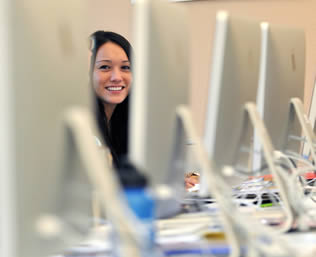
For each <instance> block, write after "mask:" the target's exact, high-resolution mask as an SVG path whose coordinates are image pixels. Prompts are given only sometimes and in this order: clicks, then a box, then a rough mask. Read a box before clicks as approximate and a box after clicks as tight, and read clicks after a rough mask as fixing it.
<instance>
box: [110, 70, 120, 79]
mask: <svg viewBox="0 0 316 257" xmlns="http://www.w3.org/2000/svg"><path fill="white" fill-rule="evenodd" d="M121 80H122V75H121V71H120V70H119V69H118V68H114V69H113V70H112V74H111V81H121Z"/></svg>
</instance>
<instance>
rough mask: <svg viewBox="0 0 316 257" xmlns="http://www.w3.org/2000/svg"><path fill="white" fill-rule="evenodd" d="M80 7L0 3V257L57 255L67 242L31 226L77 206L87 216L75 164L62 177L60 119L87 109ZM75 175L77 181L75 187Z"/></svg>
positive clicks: (63, 237)
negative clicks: (70, 110) (76, 108)
mask: <svg viewBox="0 0 316 257" xmlns="http://www.w3.org/2000/svg"><path fill="white" fill-rule="evenodd" d="M86 3H87V2H86V1H80V2H78V1H49V2H47V1H36V0H30V1H28V2H27V3H25V2H24V1H18V0H12V1H11V0H10V1H2V2H1V7H4V8H3V9H2V8H0V9H1V11H2V10H3V11H4V13H5V16H1V19H2V17H4V18H3V20H2V21H3V23H2V22H1V25H0V26H1V30H0V31H1V37H0V38H1V39H0V40H1V48H0V52H1V61H0V62H1V76H0V79H1V83H0V91H1V92H0V95H1V103H0V105H1V108H0V109H1V110H0V112H1V115H0V121H1V131H0V134H1V146H0V156H1V170H0V171H1V173H0V175H1V178H0V181H1V186H0V187H1V201H0V205H1V208H0V209H1V211H0V218H1V226H0V231H1V238H0V252H1V254H0V255H1V256H7V257H16V256H20V257H28V256H34V257H39V256H48V255H49V254H52V253H54V252H58V251H59V250H61V248H62V247H60V248H58V246H64V245H65V240H67V239H71V238H70V235H69V233H68V234H67V233H63V235H58V238H57V239H56V238H54V239H56V240H46V239H45V238H43V237H42V235H40V233H39V231H38V230H37V228H38V227H37V225H39V224H38V222H39V221H41V219H40V217H41V216H43V215H44V214H52V215H56V216H63V214H65V213H66V212H67V210H72V211H74V210H77V207H78V212H77V214H78V215H77V217H79V216H80V215H84V216H85V219H84V222H87V223H88V222H89V220H88V218H87V217H91V214H90V213H89V211H90V210H91V206H89V205H90V204H91V201H90V199H89V196H90V195H91V191H90V190H89V188H90V185H89V184H90V183H89V180H88V178H87V177H85V172H86V171H85V169H83V168H82V167H81V165H79V162H76V164H78V165H77V166H76V167H77V168H78V169H77V170H76V172H74V171H73V172H72V174H64V173H63V170H62V160H63V158H64V156H63V155H64V153H65V152H64V146H65V145H66V144H65V141H64V138H65V137H67V135H66V132H65V126H64V124H63V113H64V112H65V111H66V109H67V108H68V107H70V106H74V105H76V106H82V107H85V108H90V100H91V99H90V93H91V90H90V88H89V86H88V82H89V80H88V44H87V37H88V31H87V30H85V27H86V24H87V21H86V19H87V15H86V9H87V8H86V6H85V5H86ZM87 133H91V132H87ZM93 140H94V139H93V135H91V141H92V142H93ZM69 147H72V145H69ZM73 150H74V149H73ZM78 159H79V158H78ZM77 175H78V176H83V177H84V178H82V179H78V180H76V179H75V177H76V176H77ZM65 178H67V181H66V180H65ZM75 181H78V182H79V181H80V182H82V183H83V186H80V189H79V191H80V193H81V194H80V196H79V195H76V193H75V192H74V191H73V190H71V189H74V188H73V187H72V186H71V185H70V184H68V182H75ZM66 189H67V190H68V191H72V192H71V193H72V194H73V195H76V196H77V197H79V199H77V201H74V198H72V197H71V195H70V194H71V193H69V192H68V193H67V194H63V197H61V195H60V193H61V192H62V191H64V190H66ZM86 189H87V191H85V190H86ZM88 192H89V193H88ZM82 195H84V197H82ZM63 207H67V210H66V209H64V208H63ZM80 210H83V211H84V212H82V213H81V212H80ZM73 218H74V219H75V217H73ZM42 221H43V220H42ZM51 221H52V220H51ZM81 221H83V220H81ZM90 222H91V220H90ZM66 224H67V222H66ZM68 225H69V224H68ZM77 225H80V224H77ZM81 225H83V224H81ZM81 225H80V227H81ZM69 226H70V227H71V225H69ZM55 228H56V227H55ZM72 228H73V227H72ZM81 228H82V227H81ZM47 229H48V230H49V228H47ZM62 229H63V232H65V231H66V230H68V229H67V227H62ZM46 232H49V231H46ZM50 232H52V233H53V231H50ZM68 232H69V230H68ZM79 234H80V233H79ZM70 241H71V240H70Z"/></svg>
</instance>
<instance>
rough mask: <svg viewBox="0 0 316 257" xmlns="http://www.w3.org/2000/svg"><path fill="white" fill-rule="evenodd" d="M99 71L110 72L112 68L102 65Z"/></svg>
mask: <svg viewBox="0 0 316 257" xmlns="http://www.w3.org/2000/svg"><path fill="white" fill-rule="evenodd" d="M99 69H100V70H109V69H111V66H109V65H102V66H100V68H99Z"/></svg>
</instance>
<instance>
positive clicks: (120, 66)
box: [90, 31, 132, 167]
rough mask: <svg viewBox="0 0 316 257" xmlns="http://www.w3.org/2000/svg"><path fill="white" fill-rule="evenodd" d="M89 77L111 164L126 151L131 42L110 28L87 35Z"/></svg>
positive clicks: (117, 160)
mask: <svg viewBox="0 0 316 257" xmlns="http://www.w3.org/2000/svg"><path fill="white" fill-rule="evenodd" d="M90 38H91V51H92V55H91V66H90V80H91V85H92V87H93V89H94V92H95V96H96V115H97V122H98V125H99V128H100V132H101V135H102V137H103V141H104V142H105V143H106V145H107V146H108V147H109V149H110V150H111V153H112V157H113V164H114V165H115V166H116V167H119V166H120V159H121V158H122V157H123V156H125V155H126V154H127V142H128V138H127V136H128V133H127V129H128V94H129V90H130V87H131V82H132V73H131V62H130V54H131V45H130V43H129V42H128V41H127V40H126V39H125V38H124V37H122V36H121V35H119V34H117V33H114V32H105V31H97V32H95V33H93V34H92V35H91V37H90Z"/></svg>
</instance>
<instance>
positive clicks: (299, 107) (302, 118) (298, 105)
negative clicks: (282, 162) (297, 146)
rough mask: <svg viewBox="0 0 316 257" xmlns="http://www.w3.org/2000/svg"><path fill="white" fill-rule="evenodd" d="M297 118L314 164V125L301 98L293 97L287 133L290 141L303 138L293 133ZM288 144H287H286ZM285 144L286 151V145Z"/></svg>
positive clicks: (315, 158) (305, 146)
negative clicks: (305, 111)
mask: <svg viewBox="0 0 316 257" xmlns="http://www.w3.org/2000/svg"><path fill="white" fill-rule="evenodd" d="M295 118H297V119H298V121H299V124H300V126H301V128H302V134H303V138H304V139H303V141H304V142H305V145H304V148H306V149H305V150H306V151H307V153H308V154H309V157H310V158H311V161H312V163H313V165H314V166H315V165H316V153H315V147H316V137H315V134H314V131H313V128H312V125H311V123H310V121H309V119H308V117H307V116H306V114H305V113H304V106H303V103H302V101H301V99H299V98H291V101H290V111H289V119H288V130H287V134H286V142H287V143H288V142H289V141H290V140H293V139H294V140H301V141H302V138H300V137H298V136H295V135H292V134H291V129H292V128H293V126H294V121H295ZM286 146H287V145H286ZM286 146H285V152H287V151H286V148H287V147H286Z"/></svg>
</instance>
